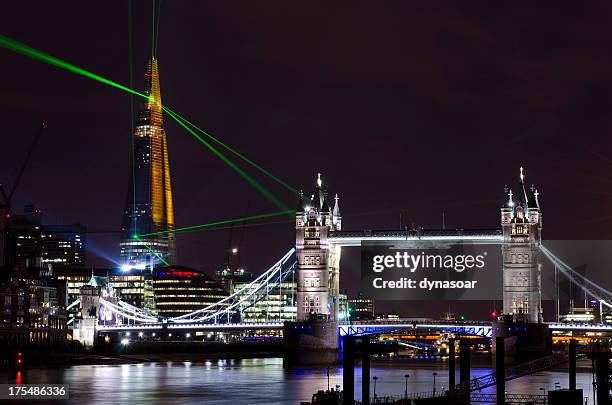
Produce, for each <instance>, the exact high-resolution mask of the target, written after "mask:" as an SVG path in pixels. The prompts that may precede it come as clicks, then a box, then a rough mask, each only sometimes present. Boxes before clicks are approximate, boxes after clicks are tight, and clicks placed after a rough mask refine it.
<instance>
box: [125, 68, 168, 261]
mask: <svg viewBox="0 0 612 405" xmlns="http://www.w3.org/2000/svg"><path fill="white" fill-rule="evenodd" d="M144 79H145V90H144V93H145V94H146V95H147V96H148V99H146V100H144V102H143V103H142V105H141V108H140V109H139V112H138V120H137V123H136V128H135V129H134V133H133V134H132V136H133V139H132V141H133V150H132V172H131V175H130V180H129V187H128V192H127V198H126V204H125V210H124V212H123V222H122V228H121V231H122V236H121V241H120V243H119V248H120V257H121V260H122V263H121V264H122V266H124V268H129V267H133V268H136V269H142V268H143V266H144V267H146V268H147V269H152V268H153V267H155V266H156V265H158V263H159V262H160V261H161V260H160V259H159V258H160V257H161V258H163V259H164V260H165V261H168V262H175V261H176V247H175V239H174V233H173V232H172V230H174V209H173V206H172V189H171V186H170V165H169V163H168V161H169V159H168V145H167V142H166V131H165V130H164V127H163V113H162V107H161V106H162V104H161V92H160V87H159V70H158V64H157V59H155V58H153V59H151V60H150V61H149V64H148V66H147V72H146V73H145V77H144ZM152 234H155V235H152Z"/></svg>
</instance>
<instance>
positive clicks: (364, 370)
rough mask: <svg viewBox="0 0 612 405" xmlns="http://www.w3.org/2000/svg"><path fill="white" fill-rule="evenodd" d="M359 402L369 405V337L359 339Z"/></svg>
mask: <svg viewBox="0 0 612 405" xmlns="http://www.w3.org/2000/svg"><path fill="white" fill-rule="evenodd" d="M361 403H362V404H363V405H370V338H369V337H364V338H362V339H361Z"/></svg>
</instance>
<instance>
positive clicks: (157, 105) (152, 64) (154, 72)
mask: <svg viewBox="0 0 612 405" xmlns="http://www.w3.org/2000/svg"><path fill="white" fill-rule="evenodd" d="M144 79H145V89H144V90H145V91H144V94H145V95H146V96H147V97H148V99H146V100H144V102H143V104H142V107H141V109H140V111H139V113H138V125H153V126H158V127H161V126H162V125H163V114H162V100H161V90H160V87H159V67H158V63H157V59H155V58H151V59H150V60H149V63H148V65H147V71H146V73H145V75H144Z"/></svg>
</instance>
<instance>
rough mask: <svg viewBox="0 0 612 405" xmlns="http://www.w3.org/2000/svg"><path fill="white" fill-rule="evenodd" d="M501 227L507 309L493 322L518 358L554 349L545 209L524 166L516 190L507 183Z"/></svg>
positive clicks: (511, 355)
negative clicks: (544, 252) (545, 300)
mask: <svg viewBox="0 0 612 405" xmlns="http://www.w3.org/2000/svg"><path fill="white" fill-rule="evenodd" d="M501 227H502V233H503V242H502V262H503V264H502V279H503V313H502V314H501V316H499V317H498V318H497V320H496V321H495V322H494V324H493V336H494V338H495V337H504V338H507V339H505V340H504V341H505V347H506V350H505V351H504V353H505V354H506V356H507V357H509V360H510V362H513V361H516V360H526V359H528V358H534V357H539V356H542V355H544V354H545V353H547V352H550V351H551V349H552V338H551V335H550V331H549V330H548V327H547V325H546V324H544V323H543V316H542V297H541V296H542V284H541V264H540V262H539V249H540V245H541V242H542V211H541V209H540V202H539V200H538V191H537V189H536V188H535V187H534V186H531V187H530V188H527V187H526V186H525V175H524V173H523V168H522V167H521V169H520V181H519V184H518V188H517V192H516V193H514V192H513V191H512V190H511V189H510V188H509V187H508V186H506V187H505V189H504V203H503V205H502V207H501ZM493 342H495V339H493ZM494 350H495V347H494Z"/></svg>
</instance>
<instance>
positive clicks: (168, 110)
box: [162, 106, 299, 194]
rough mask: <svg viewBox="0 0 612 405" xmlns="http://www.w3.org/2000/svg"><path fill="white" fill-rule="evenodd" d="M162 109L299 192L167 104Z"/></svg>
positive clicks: (292, 190)
mask: <svg viewBox="0 0 612 405" xmlns="http://www.w3.org/2000/svg"><path fill="white" fill-rule="evenodd" d="M162 109H164V111H166V112H167V113H168V114H170V113H173V114H174V115H176V116H177V117H178V118H180V119H181V120H183V121H184V122H185V123H187V124H189V125H190V126H191V127H192V128H194V129H196V130H198V131H199V132H201V133H202V134H204V135H206V136H207V137H208V138H209V139H211V140H212V141H214V142H216V143H217V144H219V145H221V146H222V147H223V148H225V149H227V150H228V151H230V152H231V153H233V154H234V155H236V156H237V157H239V158H240V159H242V160H244V161H245V162H247V163H248V164H250V165H251V166H253V167H254V168H255V169H257V170H259V171H260V172H262V173H263V174H265V175H266V176H268V177H270V178H271V179H272V180H274V181H276V182H277V183H278V184H280V185H281V186H283V187H285V188H286V189H287V190H289V191H291V192H292V193H294V194H299V192H298V190H297V189H295V188H294V187H291V186H290V185H289V184H287V183H286V182H284V181H283V180H281V179H279V178H278V177H276V176H275V175H273V174H272V173H270V172H269V171H268V170H266V169H264V168H263V167H261V166H260V165H258V164H257V163H255V162H254V161H252V160H251V159H249V158H248V157H246V156H244V155H243V154H241V153H240V152H238V151H237V150H235V149H233V148H232V147H230V146H229V145H227V144H225V143H223V142H221V141H220V140H219V139H218V138H216V137H214V136H213V135H211V134H210V133H208V132H206V131H205V130H203V129H202V128H200V127H198V126H197V125H196V124H194V123H193V122H191V121H189V120H188V119H187V118H185V117H183V116H181V115H180V114H178V113H177V112H175V111H172V110H171V109H170V108H169V107H167V106H162Z"/></svg>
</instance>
